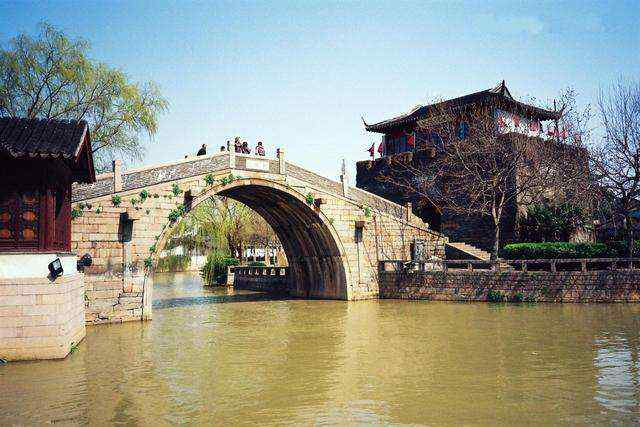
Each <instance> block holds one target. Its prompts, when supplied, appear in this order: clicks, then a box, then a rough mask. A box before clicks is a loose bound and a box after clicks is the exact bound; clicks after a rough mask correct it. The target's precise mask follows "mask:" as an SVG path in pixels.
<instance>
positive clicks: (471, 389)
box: [0, 274, 640, 425]
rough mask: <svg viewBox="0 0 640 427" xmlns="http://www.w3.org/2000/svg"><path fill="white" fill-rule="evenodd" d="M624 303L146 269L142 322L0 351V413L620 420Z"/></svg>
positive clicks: (303, 419) (197, 418)
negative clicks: (297, 288) (297, 284)
mask: <svg viewBox="0 0 640 427" xmlns="http://www.w3.org/2000/svg"><path fill="white" fill-rule="evenodd" d="M221 302H224V303H221ZM639 315H640V307H638V306H635V305H577V304H576V305H544V304H539V305H507V304H504V305H486V304H448V303H433V302H407V301H361V302H353V303H347V302H341V301H304V300H295V299H291V300H287V299H274V298H272V297H269V296H265V295H261V294H255V293H246V292H238V293H235V292H227V291H208V290H204V289H203V288H202V286H201V283H200V281H199V278H198V277H197V276H195V275H188V274H178V275H161V276H157V277H156V286H155V301H154V320H153V321H152V322H148V323H138V322H135V323H128V324H122V325H104V326H99V327H90V328H89V329H88V335H87V338H86V340H85V341H84V342H83V343H82V344H81V346H80V350H79V351H78V352H77V353H76V354H73V355H72V356H71V357H70V358H68V359H66V360H64V361H58V362H35V363H12V364H8V365H5V366H0V386H1V389H2V391H3V393H1V394H0V424H2V425H12V424H41V423H51V422H56V423H62V424H107V423H109V424H127V425H129V424H140V425H158V424H160V425H162V424H177V423H183V422H186V423H190V424H199V423H202V424H205V423H206V424H223V423H225V424H257V423H260V424H290V425H299V424H312V423H313V424H341V425H344V424H496V423H498V424H522V423H523V422H526V423H537V424H551V423H553V424H584V423H621V424H633V423H638V422H640V416H639V415H638V414H639V413H640V408H639V402H640V395H639V390H640V384H639V372H640V365H639V357H638V352H639V349H640V346H639V337H638V330H639V329H638V326H640V325H639V323H640V322H639Z"/></svg>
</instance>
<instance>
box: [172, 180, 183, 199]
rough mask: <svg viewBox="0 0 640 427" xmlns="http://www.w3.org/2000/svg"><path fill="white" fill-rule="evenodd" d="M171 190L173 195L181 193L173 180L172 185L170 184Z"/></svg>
mask: <svg viewBox="0 0 640 427" xmlns="http://www.w3.org/2000/svg"><path fill="white" fill-rule="evenodd" d="M171 192H172V193H173V195H174V196H177V195H179V194H180V193H182V190H181V189H180V187H179V186H178V184H176V183H175V182H174V183H173V185H172V186H171Z"/></svg>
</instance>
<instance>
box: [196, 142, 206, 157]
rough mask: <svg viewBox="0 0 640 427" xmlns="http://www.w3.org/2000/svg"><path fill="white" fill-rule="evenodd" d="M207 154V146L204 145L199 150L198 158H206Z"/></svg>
mask: <svg viewBox="0 0 640 427" xmlns="http://www.w3.org/2000/svg"><path fill="white" fill-rule="evenodd" d="M206 154H207V144H202V147H200V149H199V150H198V154H197V155H198V156H204V155H206Z"/></svg>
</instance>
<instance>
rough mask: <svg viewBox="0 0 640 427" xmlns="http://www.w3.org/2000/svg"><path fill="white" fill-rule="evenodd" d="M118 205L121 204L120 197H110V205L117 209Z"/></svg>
mask: <svg viewBox="0 0 640 427" xmlns="http://www.w3.org/2000/svg"><path fill="white" fill-rule="evenodd" d="M120 203H122V198H121V197H120V196H118V195H115V196H113V197H111V204H113V206H115V207H116V208H117V207H118V206H120Z"/></svg>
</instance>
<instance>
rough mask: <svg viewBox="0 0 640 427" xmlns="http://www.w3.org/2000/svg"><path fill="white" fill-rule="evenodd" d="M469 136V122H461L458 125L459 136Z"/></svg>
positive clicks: (463, 137)
mask: <svg viewBox="0 0 640 427" xmlns="http://www.w3.org/2000/svg"><path fill="white" fill-rule="evenodd" d="M467 136H469V123H467V122H460V125H459V126H458V138H460V139H465V138H466V137H467Z"/></svg>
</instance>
